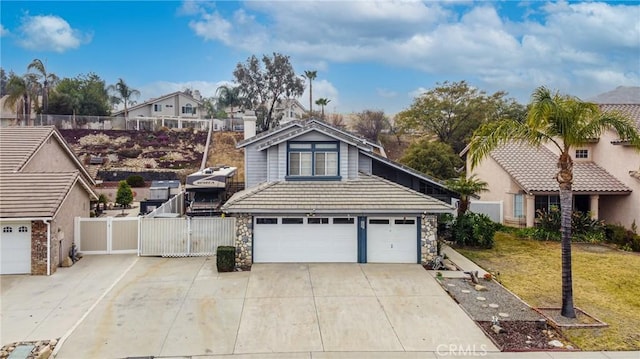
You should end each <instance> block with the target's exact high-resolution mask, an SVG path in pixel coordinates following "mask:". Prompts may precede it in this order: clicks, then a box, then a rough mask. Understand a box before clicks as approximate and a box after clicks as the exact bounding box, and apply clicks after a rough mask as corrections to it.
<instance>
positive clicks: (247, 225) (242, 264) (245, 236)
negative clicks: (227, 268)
mask: <svg viewBox="0 0 640 359" xmlns="http://www.w3.org/2000/svg"><path fill="white" fill-rule="evenodd" d="M234 217H236V241H235V247H236V267H237V268H247V267H251V264H253V261H252V254H253V216H251V215H249V214H237V215H235V216H234Z"/></svg>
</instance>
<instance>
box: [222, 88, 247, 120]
mask: <svg viewBox="0 0 640 359" xmlns="http://www.w3.org/2000/svg"><path fill="white" fill-rule="evenodd" d="M216 94H217V95H218V108H219V109H220V110H224V109H226V108H227V107H228V108H230V111H231V129H232V130H233V127H234V119H233V113H234V112H235V111H234V108H235V107H239V108H240V107H241V106H242V105H243V104H244V103H245V98H244V97H243V96H242V91H241V89H240V87H239V86H229V85H223V86H220V87H218V89H217V90H216Z"/></svg>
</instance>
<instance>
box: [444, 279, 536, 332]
mask: <svg viewBox="0 0 640 359" xmlns="http://www.w3.org/2000/svg"><path fill="white" fill-rule="evenodd" d="M440 283H441V285H442V286H443V287H444V288H445V290H447V291H448V292H449V294H450V295H451V296H452V297H453V298H454V299H455V300H456V301H457V302H458V303H459V304H460V305H461V306H462V307H463V308H464V309H465V310H466V312H467V313H468V314H469V316H470V317H471V319H473V320H475V321H487V322H490V321H491V320H492V318H493V317H494V316H495V317H498V319H499V320H500V321H501V322H502V321H530V322H535V321H538V320H541V319H544V317H543V316H542V315H541V314H540V313H538V312H536V311H535V310H533V309H531V308H530V307H529V306H528V305H526V304H525V303H524V302H522V301H521V300H520V299H518V298H517V297H516V296H514V295H513V294H511V292H509V291H508V290H506V289H505V288H504V287H502V286H501V285H500V284H499V283H496V282H494V281H487V280H484V279H481V280H480V285H482V286H484V287H486V289H487V290H486V291H477V290H476V289H475V285H474V284H473V283H472V282H471V281H470V280H468V279H461V278H443V279H442V280H441V282H440ZM467 291H468V292H467ZM478 297H480V298H481V299H478ZM482 298H484V300H482ZM496 305H497V306H496ZM505 314H506V316H505Z"/></svg>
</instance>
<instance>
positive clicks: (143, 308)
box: [57, 258, 497, 358]
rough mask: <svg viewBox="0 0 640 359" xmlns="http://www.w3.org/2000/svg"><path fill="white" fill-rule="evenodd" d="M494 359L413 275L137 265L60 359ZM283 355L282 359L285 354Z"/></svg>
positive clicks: (168, 261)
mask: <svg viewBox="0 0 640 359" xmlns="http://www.w3.org/2000/svg"><path fill="white" fill-rule="evenodd" d="M445 346H446V348H449V347H450V346H465V347H468V346H475V347H476V348H486V350H488V351H496V350H497V349H496V348H495V346H493V344H491V341H490V340H489V339H488V338H487V337H485V336H484V334H483V333H482V331H481V330H480V329H479V328H478V327H477V326H476V325H475V323H474V322H473V321H472V320H471V319H470V318H469V317H468V316H466V314H465V313H464V312H463V311H462V309H461V308H460V307H459V306H458V305H457V304H456V303H455V302H454V301H453V300H452V299H451V298H449V296H448V295H447V294H446V293H445V292H444V290H443V289H442V288H441V287H440V286H439V285H438V283H437V282H436V281H435V279H434V278H433V277H431V276H429V275H428V274H427V273H426V272H425V271H424V269H423V268H422V267H421V266H420V265H408V264H330V263H323V264H299V263H291V264H255V265H254V266H253V268H252V271H251V272H234V273H217V271H216V269H215V260H214V259H211V258H140V259H139V260H138V262H137V263H136V265H135V266H134V267H133V269H131V270H130V271H129V273H128V274H127V275H126V276H125V277H124V278H123V279H122V280H121V281H120V282H119V283H118V284H117V285H116V286H115V287H114V288H113V289H112V290H111V291H110V292H109V293H108V294H107V295H106V296H105V298H104V299H103V300H102V301H101V302H100V303H99V304H98V305H97V306H96V307H95V309H94V310H93V311H92V312H91V314H90V315H88V316H87V317H86V318H85V320H84V321H83V322H82V323H81V324H80V325H79V326H78V327H77V328H76V330H75V331H74V332H73V333H72V334H71V336H70V337H69V338H68V340H67V341H66V342H65V343H64V345H63V347H62V348H61V349H60V351H59V352H58V356H57V357H58V358H79V357H86V358H90V357H105V358H122V357H136V356H168V357H172V356H173V357H176V356H194V355H222V354H254V353H255V354H266V353H289V354H290V355H294V354H295V353H317V352H354V353H355V352H372V351H378V352H398V353H399V352H417V351H431V352H435V351H437V350H438V349H442V348H444V347H445ZM283 355H284V354H283Z"/></svg>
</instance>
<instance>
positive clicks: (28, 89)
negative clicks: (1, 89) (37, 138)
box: [5, 73, 38, 125]
mask: <svg viewBox="0 0 640 359" xmlns="http://www.w3.org/2000/svg"><path fill="white" fill-rule="evenodd" d="M37 90H38V86H37V80H36V78H35V75H34V74H26V75H24V76H18V75H16V74H14V73H11V74H9V80H8V81H7V85H6V91H7V95H8V97H7V99H6V101H5V106H6V107H15V110H16V119H17V120H18V124H19V125H22V122H23V121H25V120H26V121H27V125H31V108H32V105H33V101H36V103H37V98H38V93H37Z"/></svg>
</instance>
